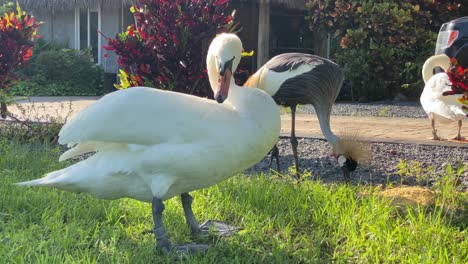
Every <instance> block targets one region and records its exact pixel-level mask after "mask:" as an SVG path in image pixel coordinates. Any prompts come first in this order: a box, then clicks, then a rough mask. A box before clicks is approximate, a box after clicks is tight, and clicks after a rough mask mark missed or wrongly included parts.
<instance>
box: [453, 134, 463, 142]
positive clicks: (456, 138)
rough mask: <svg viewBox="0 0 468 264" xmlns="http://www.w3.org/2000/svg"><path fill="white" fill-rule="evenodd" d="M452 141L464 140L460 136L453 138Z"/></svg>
mask: <svg viewBox="0 0 468 264" xmlns="http://www.w3.org/2000/svg"><path fill="white" fill-rule="evenodd" d="M453 140H457V141H463V140H465V138H464V137H462V136H461V135H457V136H456V137H454V138H453Z"/></svg>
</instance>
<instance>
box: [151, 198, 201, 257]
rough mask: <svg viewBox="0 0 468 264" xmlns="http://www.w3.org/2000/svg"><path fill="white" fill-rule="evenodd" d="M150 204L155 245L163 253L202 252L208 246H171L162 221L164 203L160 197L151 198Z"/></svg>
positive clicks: (193, 244)
mask: <svg viewBox="0 0 468 264" xmlns="http://www.w3.org/2000/svg"><path fill="white" fill-rule="evenodd" d="M187 195H188V194H187ZM152 205H153V220H154V229H153V233H154V235H155V236H156V242H157V247H158V248H160V249H161V250H162V251H163V252H164V253H168V252H170V251H173V252H175V253H177V254H181V255H184V254H194V253H197V252H204V251H206V250H207V249H208V248H209V246H208V245H203V244H195V243H192V244H187V245H177V246H173V245H172V243H171V241H170V240H169V238H168V237H167V232H166V228H164V224H163V221H162V213H163V212H164V204H163V203H162V201H161V199H158V198H153V203H152ZM184 211H185V208H184ZM192 216H193V213H192ZM195 221H196V220H195Z"/></svg>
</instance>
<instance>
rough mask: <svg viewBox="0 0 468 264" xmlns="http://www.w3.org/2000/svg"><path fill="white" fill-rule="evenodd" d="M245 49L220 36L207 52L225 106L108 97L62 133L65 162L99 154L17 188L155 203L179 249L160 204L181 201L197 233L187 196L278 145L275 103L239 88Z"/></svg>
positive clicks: (140, 92) (143, 91)
mask: <svg viewBox="0 0 468 264" xmlns="http://www.w3.org/2000/svg"><path fill="white" fill-rule="evenodd" d="M241 50H242V43H241V41H240V39H239V38H238V37H237V36H236V35H234V34H221V35H218V36H217V37H216V38H215V39H214V40H213V42H212V43H211V45H210V47H209V51H208V56H207V67H208V75H209V80H210V84H211V86H212V89H213V91H214V93H215V95H216V96H215V97H216V100H217V101H218V102H219V103H221V102H223V101H225V102H224V104H218V103H216V102H215V101H213V100H208V99H202V98H198V97H194V96H190V95H185V94H181V93H174V92H168V91H161V90H156V89H151V88H146V87H136V88H131V89H127V90H122V91H117V92H114V93H111V94H108V95H106V96H104V97H103V98H102V99H100V100H99V101H97V102H96V103H95V104H93V105H91V106H90V107H89V108H87V109H85V110H83V111H81V112H80V113H79V114H77V115H76V116H75V117H74V118H73V119H72V120H70V121H69V122H67V123H66V124H65V125H64V127H63V128H62V130H61V131H60V134H59V143H60V144H67V145H68V146H69V147H73V148H72V149H70V150H68V151H67V152H65V153H64V154H63V155H62V156H61V157H60V160H64V159H68V158H72V157H75V156H77V155H79V154H82V153H86V152H92V151H95V152H96V153H95V154H94V155H92V156H91V157H89V158H87V159H86V160H83V161H81V162H78V163H76V164H74V165H72V166H70V167H67V168H65V169H62V170H59V171H55V172H51V173H49V174H47V175H46V176H45V177H43V178H41V179H37V180H33V181H28V182H22V183H19V185H27V186H33V185H40V186H47V187H55V188H58V189H62V190H66V191H72V192H86V193H90V194H92V195H94V196H96V197H99V198H105V199H117V198H121V197H130V198H133V199H137V200H140V201H145V202H152V206H153V218H154V221H155V227H154V233H155V235H156V239H157V242H158V246H159V247H160V248H162V249H163V250H165V251H169V250H171V249H173V248H175V247H174V246H172V244H171V242H170V241H169V240H168V238H167V234H166V231H165V229H164V225H163V223H162V212H163V211H164V205H163V203H162V201H164V200H167V199H169V198H171V197H174V196H176V195H179V194H180V195H181V198H182V204H183V208H184V212H185V216H186V220H187V223H188V225H189V226H190V228H191V230H192V231H193V232H195V233H196V232H199V231H200V227H199V225H198V223H197V221H196V219H195V217H194V215H193V212H192V208H191V201H192V198H191V196H190V195H189V194H188V192H190V191H193V190H197V189H200V188H204V187H207V186H210V185H213V184H216V183H219V182H221V181H222V180H224V179H226V178H228V177H230V176H232V175H234V174H235V173H238V172H242V171H244V170H245V169H247V168H249V167H250V166H252V165H254V164H255V163H257V162H259V161H260V160H261V159H262V158H263V157H264V156H265V155H266V154H267V152H268V151H269V150H270V149H271V147H272V146H273V145H274V144H275V143H276V141H277V140H278V137H279V133H280V117H279V111H278V107H277V105H276V104H275V102H274V101H273V99H272V98H271V96H269V95H268V94H266V93H264V92H262V91H260V90H258V89H246V88H242V87H239V86H237V85H236V84H235V83H234V79H233V78H232V73H233V72H234V71H235V69H236V68H237V66H238V64H239V61H240V59H241ZM177 249H178V248H177ZM186 249H187V247H186ZM191 249H192V248H190V247H189V248H188V250H191Z"/></svg>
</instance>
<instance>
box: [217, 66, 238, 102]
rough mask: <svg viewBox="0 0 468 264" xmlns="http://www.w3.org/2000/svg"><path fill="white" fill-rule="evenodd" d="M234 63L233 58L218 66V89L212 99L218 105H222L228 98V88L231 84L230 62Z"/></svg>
mask: <svg viewBox="0 0 468 264" xmlns="http://www.w3.org/2000/svg"><path fill="white" fill-rule="evenodd" d="M233 61H234V58H232V59H231V60H229V61H227V62H225V63H220V64H219V69H218V73H219V76H218V89H217V90H216V94H215V95H214V98H215V99H216V102H218V103H220V104H221V103H223V102H224V100H226V98H227V97H228V93H229V86H230V84H231V78H232V62H233Z"/></svg>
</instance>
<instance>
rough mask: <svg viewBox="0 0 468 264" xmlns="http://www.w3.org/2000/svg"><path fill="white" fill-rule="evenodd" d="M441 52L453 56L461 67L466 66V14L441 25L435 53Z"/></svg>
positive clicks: (467, 38) (467, 48)
mask: <svg viewBox="0 0 468 264" xmlns="http://www.w3.org/2000/svg"><path fill="white" fill-rule="evenodd" d="M442 53H445V54H447V56H449V57H451V58H452V57H455V58H456V59H457V60H458V62H459V63H460V64H461V65H462V66H463V67H468V16H466V17H461V18H457V19H455V20H452V21H450V22H447V23H444V24H443V25H442V27H441V28H440V31H439V36H438V37H437V44H436V49H435V54H442Z"/></svg>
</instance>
